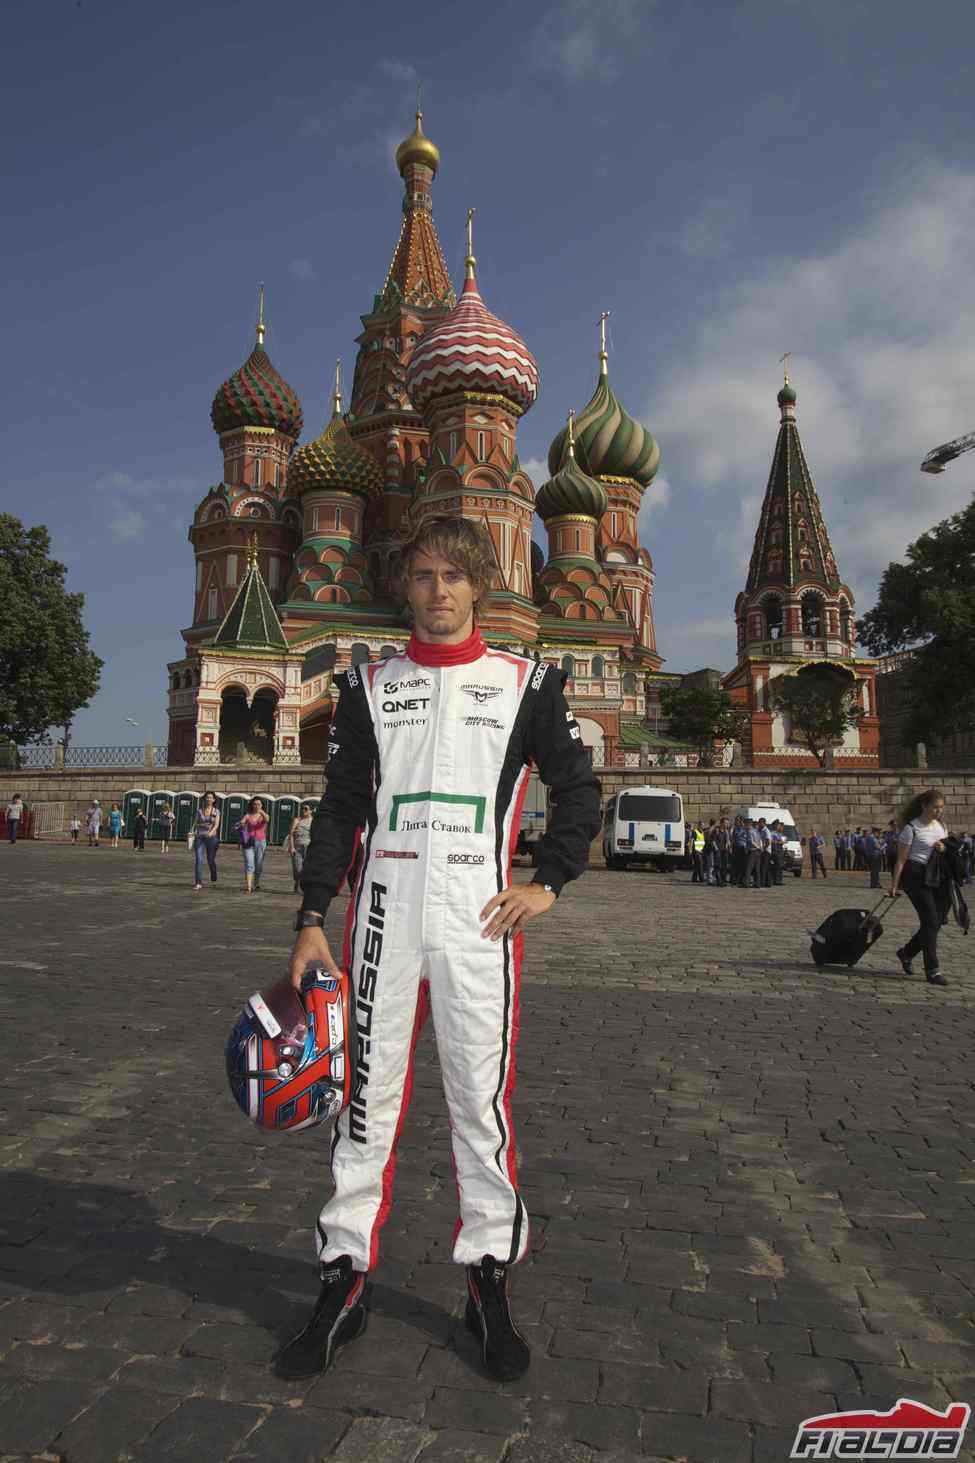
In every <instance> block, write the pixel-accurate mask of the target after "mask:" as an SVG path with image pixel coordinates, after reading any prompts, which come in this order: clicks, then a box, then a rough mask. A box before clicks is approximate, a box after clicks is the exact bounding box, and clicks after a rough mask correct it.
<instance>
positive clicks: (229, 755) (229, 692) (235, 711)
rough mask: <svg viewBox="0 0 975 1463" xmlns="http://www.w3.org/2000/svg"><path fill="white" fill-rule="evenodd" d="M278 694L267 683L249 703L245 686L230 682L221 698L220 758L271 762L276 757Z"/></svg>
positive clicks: (235, 761)
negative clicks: (275, 725)
mask: <svg viewBox="0 0 975 1463" xmlns="http://www.w3.org/2000/svg"><path fill="white" fill-rule="evenodd" d="M277 704H278V698H277V694H276V693H275V692H274V691H272V690H271V689H270V688H269V687H263V688H262V689H261V690H260V691H258V692H257V693H256V695H255V696H254V698H253V700H252V701H251V702H250V704H248V701H247V693H246V692H245V691H244V689H243V687H241V686H227V687H226V688H225V690H224V692H223V695H222V697H221V700H220V761H221V762H228V763H232V764H234V765H236V766H254V765H265V766H270V764H271V762H272V761H273V758H274V717H275V712H276V710H277Z"/></svg>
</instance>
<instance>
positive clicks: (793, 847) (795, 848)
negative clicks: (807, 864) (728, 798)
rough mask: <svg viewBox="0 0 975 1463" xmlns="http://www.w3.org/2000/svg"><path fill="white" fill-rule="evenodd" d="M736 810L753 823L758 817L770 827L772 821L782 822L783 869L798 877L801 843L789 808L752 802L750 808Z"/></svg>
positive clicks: (776, 804)
mask: <svg viewBox="0 0 975 1463" xmlns="http://www.w3.org/2000/svg"><path fill="white" fill-rule="evenodd" d="M738 812H739V815H740V816H741V817H742V818H751V819H752V821H753V822H755V823H757V822H758V820H759V818H764V819H765V821H766V823H767V824H768V825H769V827H770V828H771V826H772V824H773V823H781V824H782V831H783V832H784V834H785V871H786V873H789V872H790V871H791V872H792V873H793V874H795V876H796V878H797V879H798V878H799V875H800V874H801V873H802V844H801V843H800V842H799V830H798V829H797V828H796V820H795V818H793V816H792V814H791V813H790V812H789V809H788V808H784V807H783V806H782V804H781V803H754V804H753V805H752V806H751V807H750V808H739V809H738Z"/></svg>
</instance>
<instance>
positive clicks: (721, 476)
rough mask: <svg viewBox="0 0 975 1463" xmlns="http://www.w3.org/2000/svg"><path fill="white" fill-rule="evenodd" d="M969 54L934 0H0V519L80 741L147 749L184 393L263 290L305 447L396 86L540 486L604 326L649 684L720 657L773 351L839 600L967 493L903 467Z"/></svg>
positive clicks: (354, 300)
mask: <svg viewBox="0 0 975 1463" xmlns="http://www.w3.org/2000/svg"><path fill="white" fill-rule="evenodd" d="M973 32H975V21H973V14H972V8H971V5H970V4H969V3H968V0H928V3H926V4H925V5H924V6H923V7H919V6H918V5H917V4H916V0H774V3H773V0H741V3H735V0H729V3H713V0H712V3H705V4H697V5H694V6H691V5H688V4H685V3H682V0H667V3H660V4H657V3H654V0H590V3H588V4H582V3H578V0H559V3H556V4H552V5H547V4H546V3H545V0H542V3H540V4H538V3H537V4H535V5H534V6H525V5H524V4H515V3H510V0H496V3H494V4H492V5H490V6H487V5H474V4H470V3H467V0H456V3H452V4H430V3H427V4H425V5H423V6H421V7H417V6H403V5H391V4H388V3H386V0H376V3H374V4H372V5H371V6H369V7H368V8H367V7H338V6H332V7H327V6H322V5H321V4H312V3H306V0H285V3H283V4H280V5H279V6H277V7H268V6H267V5H266V4H257V3H254V0H237V3H227V0H211V3H202V4H196V5H193V6H189V5H187V4H184V3H182V0H169V3H167V4H159V3H156V0H140V3H137V4H134V5H133V4H131V3H130V0H48V3H46V4H45V5H37V4H36V3H20V0H14V3H13V4H11V3H10V0H8V5H7V6H6V7H5V41H6V50H7V66H6V67H5V85H4V88H3V92H2V96H0V109H2V112H3V114H4V115H3V118H2V121H3V136H4V138H5V142H6V146H5V153H6V167H5V172H6V174H7V182H6V186H5V191H4V197H5V202H6V203H7V205H8V207H7V215H8V220H9V223H8V227H7V229H6V230H4V232H3V237H2V242H0V248H2V250H3V254H4V256H5V258H4V262H3V279H4V282H5V285H6V289H5V291H4V295H5V299H4V323H5V337H6V339H5V346H6V348H5V350H4V352H3V361H2V365H0V370H2V373H3V400H4V404H5V412H4V416H5V422H6V429H7V430H6V434H5V438H6V440H5V449H6V450H5V454H4V456H5V462H4V473H3V476H2V478H0V485H2V486H0V505H2V507H3V509H4V510H6V511H10V512H14V513H16V514H18V515H19V516H20V517H22V518H23V519H24V520H25V521H26V522H28V523H36V522H41V523H46V524H47V525H48V526H49V527H50V529H51V531H52V535H53V539H54V544H55V549H56V552H57V553H58V555H59V556H60V557H61V558H63V560H64V561H65V562H66V564H67V565H68V570H69V573H68V580H69V584H70V586H71V588H73V589H79V590H82V591H84V593H85V596H86V616H87V622H88V624H89V626H90V629H91V632H92V641H93V645H94V648H95V649H96V650H97V651H98V653H99V654H100V655H102V656H103V657H104V659H105V660H106V667H105V671H104V674H103V680H102V690H101V691H100V692H99V694H98V697H97V698H96V700H95V701H94V702H93V704H92V706H91V708H90V709H89V710H88V711H86V712H82V713H81V714H80V715H79V717H78V719H77V723H76V728H75V740H76V742H77V743H79V744H94V743H101V742H108V743H111V742H122V741H128V740H129V739H130V738H131V736H132V732H131V728H129V727H128V726H127V725H126V724H125V721H124V718H125V717H126V716H131V717H133V718H135V719H137V720H139V721H140V722H142V723H143V726H144V728H145V729H146V731H147V732H148V733H149V734H151V735H152V736H154V737H155V738H156V739H162V738H163V737H164V734H165V716H164V706H165V663H166V661H167V660H170V659H174V658H176V657H177V656H178V655H179V654H180V651H181V643H182V642H181V639H180V635H179V630H180V628H181V627H182V626H183V625H185V624H186V623H188V620H189V617H190V613H191V599H192V573H193V560H192V551H191V548H190V545H189V543H188V542H187V539H186V530H187V526H188V524H189V521H190V518H191V515H192V512H193V509H194V507H195V505H196V503H197V501H198V500H199V498H200V497H201V496H202V495H203V493H204V492H205V490H206V489H207V487H208V486H209V485H210V484H211V483H213V482H215V481H217V480H218V478H219V476H220V455H219V452H218V448H217V441H216V438H215V436H214V435H213V432H212V429H211V427H210V423H209V406H210V401H211V398H212V396H213V393H214V391H215V390H216V388H217V386H218V385H219V384H220V382H221V381H222V380H223V379H224V378H225V377H226V376H227V375H228V374H229V373H230V372H231V371H232V370H233V369H235V368H236V367H237V366H238V365H239V364H240V362H241V361H242V360H243V359H244V358H245V356H246V355H247V353H248V351H249V349H250V346H251V343H252V338H253V320H254V314H255V300H256V292H257V285H258V282H259V281H261V280H263V281H264V282H265V285H266V288H267V296H268V316H269V323H270V331H269V337H268V347H269V350H270V353H271V356H272V359H273V360H274V363H275V365H276V366H277V367H278V369H279V370H280V371H281V372H282V373H283V374H284V375H285V376H286V377H287V379H288V380H289V381H290V382H291V383H292V385H293V386H294V387H295V388H296V389H297V391H298V392H299V395H300V396H301V398H302V402H303V404H304V410H305V422H306V430H305V439H307V437H308V435H309V434H311V433H317V431H318V430H319V429H320V425H321V423H322V422H323V421H324V419H325V416H326V411H327V400H328V391H329V381H330V373H331V370H332V363H333V362H334V359H335V357H336V355H341V356H342V359H343V364H344V368H345V374H346V378H347V379H349V378H350V375H351V369H352V365H353V361H354V345H353V340H354V336H355V335H356V333H357V331H358V328H359V319H358V317H359V314H360V313H362V312H364V311H366V310H367V309H368V308H369V307H370V304H371V300H372V296H373V293H374V292H375V291H376V290H377V289H378V288H379V287H380V286H381V284H382V281H383V277H384V274H385V271H386V268H387V266H388V263H389V259H390V256H391V254H392V250H393V246H394V244H395V240H396V235H397V230H398V227H399V218H400V212H399V208H400V198H401V191H402V187H401V183H400V180H399V178H398V176H397V175H396V172H395V168H394V165H393V162H392V152H393V149H394V148H395V145H396V143H397V142H398V141H399V140H400V139H401V138H402V137H403V136H404V135H405V134H406V133H407V132H408V131H409V130H410V127H411V124H412V107H413V97H414V93H415V80H416V77H417V76H421V77H422V78H423V82H424V88H425V99H424V112H425V126H426V130H427V132H428V133H429V135H430V136H431V137H432V138H433V139H434V140H435V141H436V142H437V144H438V146H439V147H440V150H441V155H442V165H441V171H440V174H439V176H438V178H437V181H436V183H435V191H434V200H435V216H436V220H437V227H438V231H439V234H440V238H441V241H442V244H443V247H444V252H445V255H446V258H447V261H448V264H449V266H450V268H451V270H452V272H453V275H454V278H455V281H456V282H458V283H459V280H460V278H461V276H462V273H463V270H462V259H463V253H464V222H465V216H466V210H467V208H468V207H469V206H471V205H473V206H475V207H476V209H477V226H476V228H477V231H476V240H475V242H476V252H477V255H478V261H479V269H478V272H479V281H480V285H481V289H482V293H483V294H484V297H485V300H486V303H487V304H488V306H489V308H491V309H492V310H494V311H495V312H496V313H497V314H499V315H501V316H502V317H503V318H505V319H506V320H508V321H509V322H510V323H511V324H513V325H514V326H516V328H517V329H518V330H519V331H520V332H521V334H522V335H523V336H524V338H525V340H526V342H527V343H528V345H529V347H530V348H531V349H532V351H533V352H534V354H535V356H536V358H537V360H538V362H539V367H540V371H541V393H540V396H539V400H538V401H537V403H536V404H535V406H534V407H533V409H532V410H531V412H530V413H529V414H528V415H527V416H526V417H525V419H524V420H523V422H522V424H521V428H520V430H519V447H520V451H521V455H522V459H523V461H525V462H526V463H527V464H528V465H529V470H530V471H531V472H532V474H533V477H534V479H535V482H536V487H537V486H540V483H541V481H542V479H543V476H544V471H543V469H542V460H543V459H544V456H545V452H546V449H547V446H548V443H549V441H550V439H551V438H552V437H553V436H554V434H555V432H556V431H557V430H558V429H559V427H560V425H561V424H562V422H563V421H564V417H565V412H566V410H567V409H568V408H569V407H575V408H577V409H578V408H580V407H581V406H582V405H583V404H584V403H585V401H586V400H587V399H588V396H589V394H590V391H591V388H592V384H593V381H594V373H595V369H596V349H597V346H596V323H595V322H596V320H597V318H598V315H599V312H600V311H601V310H604V309H607V310H610V311H611V316H610V342H611V359H610V372H611V380H612V383H613V385H614V388H615V390H616V392H617V394H618V395H619V396H620V398H621V400H622V401H623V402H624V404H625V405H626V406H627V407H628V408H629V410H630V411H631V412H633V413H634V414H636V415H639V416H640V417H641V418H642V419H643V420H644V421H646V422H647V424H648V425H649V426H650V427H651V428H652V430H653V431H654V433H655V435H656V436H657V438H658V440H659V442H660V445H661V453H662V465H661V471H660V475H659V477H658V480H657V483H656V484H655V485H654V487H653V488H652V489H651V490H650V492H649V493H648V495H647V498H646V500H645V503H644V509H643V514H642V519H641V526H642V531H643V539H644V542H645V543H646V544H647V547H648V548H649V549H650V551H651V553H652V555H653V557H654V562H655V566H656V573H657V578H656V622H657V633H658V645H659V648H660V651H661V653H662V654H663V655H664V656H665V657H666V666H667V668H668V669H674V670H690V669H693V668H695V667H697V666H700V665H704V664H709V665H714V666H717V667H719V668H721V669H728V668H730V666H731V665H732V663H733V659H734V624H733V604H734V598H735V594H736V593H737V592H738V590H739V589H740V587H741V585H742V582H743V577H744V572H745V567H746V563H747V557H748V552H749V550H750V546H751V539H752V535H753V533H754V528H755V524H756V521H757V514H758V508H759V504H760V501H761V496H762V492H763V490H764V486H765V480H766V477H767V474H768V468H769V462H770V459H771V453H772V447H773V443H774V437H775V432H776V429H777V423H778V414H777V410H776V406H775V393H776V391H777V389H778V386H779V384H780V375H779V371H780V368H779V365H778V359H779V357H780V356H781V354H782V353H783V351H786V350H791V351H792V352H793V357H792V378H793V381H794V383H795V385H796V388H797V390H798V393H799V402H798V416H799V423H800V430H801V432H802V436H803V441H804V444H805V447H806V453H807V456H808V458H809V460H810V464H811V467H812V471H813V475H814V478H815V480H816V484H817V487H818V489H819V492H820V496H821V499H822V502H823V507H824V512H825V515H826V520H827V524H828V526H829V528H830V530H831V533H832V538H833V545H834V549H835V552H836V557H837V560H838V562H839V565H840V571H841V573H842V574H843V575H844V577H845V578H846V579H847V580H848V581H849V582H850V583H851V584H852V586H853V588H854V591H855V593H856V595H857V600H858V609H859V610H860V611H864V610H866V609H867V608H869V606H870V604H871V603H872V600H873V598H874V595H875V592H876V583H877V578H878V576H879V574H880V572H881V571H882V570H883V568H884V567H885V565H886V564H887V563H888V562H889V560H890V559H891V558H894V557H897V556H899V555H900V554H902V552H903V549H904V546H905V545H906V543H907V542H908V541H909V540H910V539H911V538H913V537H915V536H916V535H917V533H918V532H920V531H921V530H922V529H923V528H924V527H926V526H927V525H929V524H930V523H931V522H933V521H934V520H936V519H939V518H941V517H944V516H945V515H946V514H947V513H950V512H953V511H956V510H957V509H958V508H960V507H962V506H963V505H964V504H965V503H966V502H967V501H968V500H969V498H970V496H971V493H972V490H973V488H975V454H972V456H971V457H970V458H967V459H966V458H963V459H961V460H960V461H959V462H958V463H956V464H955V465H954V466H953V467H952V468H950V469H949V470H948V472H947V473H946V474H945V475H944V476H943V477H938V478H931V477H922V476H921V475H920V474H919V473H918V470H917V468H918V464H919V462H920V460H921V457H922V456H923V455H924V453H925V452H926V451H927V450H928V449H929V448H930V447H932V446H934V445H936V444H937V443H938V442H941V441H943V440H944V439H946V438H948V437H953V436H956V435H958V434H959V433H961V432H962V431H966V430H969V429H972V428H975V348H973V346H972V344H971V341H972V339H973V338H975V332H973V328H972V327H973V312H975V274H973V271H972V269H971V240H972V238H973V237H975V166H973V165H972V163H971V129H972V115H971V97H972V94H973V81H975V76H973V59H972V58H973V54H975V47H973V40H975V35H973Z"/></svg>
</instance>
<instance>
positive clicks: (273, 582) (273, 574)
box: [267, 554, 281, 589]
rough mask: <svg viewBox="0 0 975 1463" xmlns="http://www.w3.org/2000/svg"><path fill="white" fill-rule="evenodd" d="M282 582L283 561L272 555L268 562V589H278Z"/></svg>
mask: <svg viewBox="0 0 975 1463" xmlns="http://www.w3.org/2000/svg"><path fill="white" fill-rule="evenodd" d="M280 582H281V560H280V559H279V558H278V556H277V554H272V555H271V557H270V559H269V560H268V566H267V587H268V589H277V587H278V585H279V583H280Z"/></svg>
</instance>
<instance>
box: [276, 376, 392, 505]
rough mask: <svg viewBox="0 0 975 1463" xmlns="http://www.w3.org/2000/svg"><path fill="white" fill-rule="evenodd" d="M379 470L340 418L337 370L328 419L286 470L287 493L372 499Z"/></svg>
mask: <svg viewBox="0 0 975 1463" xmlns="http://www.w3.org/2000/svg"><path fill="white" fill-rule="evenodd" d="M383 483H384V478H383V470H382V468H381V467H380V466H379V463H378V462H377V461H376V459H375V458H374V457H373V456H372V454H371V453H370V452H367V451H366V449H365V448H364V447H360V446H359V445H358V443H357V442H353V440H352V438H351V436H350V435H349V429H348V427H347V426H346V425H345V419H344V418H343V416H342V395H341V391H340V389H339V379H338V369H337V368H336V374H335V390H334V392H333V394H332V418H331V421H330V422H329V423H328V426H327V427H326V428H325V430H324V432H323V433H322V435H321V436H320V437H316V438H315V440H314V442H307V443H306V444H305V446H304V447H299V448H298V451H297V452H296V453H295V455H294V457H292V459H291V463H290V465H289V467H288V492H289V493H292V494H294V495H295V496H296V497H300V496H301V494H302V493H310V492H312V491H314V490H317V491H318V492H329V491H331V492H343V493H357V494H358V495H359V497H361V498H376V497H378V496H379V494H380V493H381V492H382V490H383Z"/></svg>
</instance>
